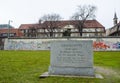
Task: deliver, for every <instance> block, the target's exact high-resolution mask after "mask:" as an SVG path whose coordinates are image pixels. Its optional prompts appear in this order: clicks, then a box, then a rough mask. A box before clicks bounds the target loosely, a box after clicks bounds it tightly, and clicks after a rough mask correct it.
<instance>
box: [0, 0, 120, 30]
mask: <svg viewBox="0 0 120 83" xmlns="http://www.w3.org/2000/svg"><path fill="white" fill-rule="evenodd" d="M84 4H86V5H88V4H90V5H94V6H96V7H97V11H96V19H97V20H98V21H99V22H100V23H101V24H102V25H103V26H105V27H106V28H110V27H112V26H113V16H114V12H116V13H117V16H118V20H119V19H120V12H119V11H120V6H119V5H120V0H0V24H7V23H8V20H9V19H10V20H12V21H13V22H12V23H11V25H13V26H15V27H16V28H18V27H19V26H20V24H28V23H37V22H38V20H39V18H40V17H41V16H42V15H44V14H48V13H58V14H60V15H61V16H62V17H63V18H64V19H69V17H70V16H72V15H73V13H74V12H75V11H76V9H77V6H78V5H84Z"/></svg>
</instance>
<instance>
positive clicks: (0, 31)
mask: <svg viewBox="0 0 120 83" xmlns="http://www.w3.org/2000/svg"><path fill="white" fill-rule="evenodd" d="M1 33H8V29H0V34H1ZM10 33H16V36H22V35H23V34H22V32H21V31H20V30H19V29H10Z"/></svg>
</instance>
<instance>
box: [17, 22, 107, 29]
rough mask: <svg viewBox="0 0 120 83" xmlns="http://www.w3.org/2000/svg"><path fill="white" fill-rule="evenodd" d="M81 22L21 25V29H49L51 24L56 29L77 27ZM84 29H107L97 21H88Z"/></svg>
mask: <svg viewBox="0 0 120 83" xmlns="http://www.w3.org/2000/svg"><path fill="white" fill-rule="evenodd" d="M79 22H80V21H76V20H61V21H45V22H44V23H42V24H21V26H20V27H19V29H29V28H32V27H35V28H47V27H46V26H50V25H51V23H52V26H54V27H60V28H63V27H64V26H66V25H76V24H78V23H79ZM84 27H85V28H104V29H105V27H104V26H103V25H102V24H100V23H99V22H98V21H97V20H86V21H85V23H84Z"/></svg>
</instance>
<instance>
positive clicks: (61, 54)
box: [48, 40, 94, 76]
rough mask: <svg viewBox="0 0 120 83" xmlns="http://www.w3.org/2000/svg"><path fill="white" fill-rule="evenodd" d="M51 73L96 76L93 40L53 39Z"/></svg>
mask: <svg viewBox="0 0 120 83" xmlns="http://www.w3.org/2000/svg"><path fill="white" fill-rule="evenodd" d="M48 73H49V75H74V76H94V69H93V46H92V41H91V40H81V41H78V40H67V41H53V42H52V43H51V59H50V67H49V71H48Z"/></svg>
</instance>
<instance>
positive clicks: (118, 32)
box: [106, 13, 120, 36]
mask: <svg viewBox="0 0 120 83" xmlns="http://www.w3.org/2000/svg"><path fill="white" fill-rule="evenodd" d="M113 24H114V25H113V27H111V28H109V29H107V30H106V36H120V22H118V18H117V15H116V13H115V14H114V18H113Z"/></svg>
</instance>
